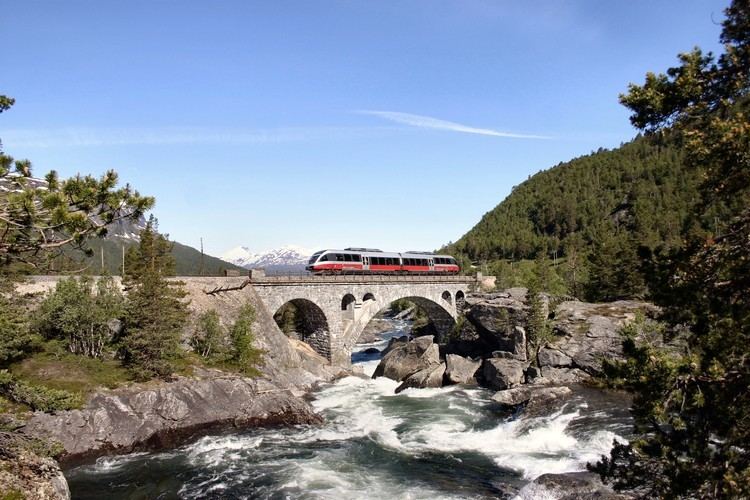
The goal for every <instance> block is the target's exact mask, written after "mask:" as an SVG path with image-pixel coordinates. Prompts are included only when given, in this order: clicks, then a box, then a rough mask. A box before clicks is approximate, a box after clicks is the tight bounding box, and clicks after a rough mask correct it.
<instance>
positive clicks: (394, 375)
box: [372, 335, 440, 382]
mask: <svg viewBox="0 0 750 500" xmlns="http://www.w3.org/2000/svg"><path fill="white" fill-rule="evenodd" d="M386 350H387V353H386V354H385V355H384V356H383V359H382V360H381V361H380V364H379V365H378V366H377V368H376V369H375V372H374V373H373V375H372V377H373V378H377V377H388V378H390V379H392V380H396V381H397V382H401V381H402V380H404V379H406V378H407V377H409V375H412V374H414V373H417V372H418V371H421V370H424V369H426V368H431V367H432V366H434V365H439V364H440V350H439V348H438V345H437V344H435V343H434V337H432V336H431V335H427V336H424V337H418V338H416V339H414V340H412V341H410V342H405V343H401V342H396V343H392V344H391V345H390V346H389V347H388V349H386Z"/></svg>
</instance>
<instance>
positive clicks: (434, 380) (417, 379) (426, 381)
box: [396, 364, 445, 393]
mask: <svg viewBox="0 0 750 500" xmlns="http://www.w3.org/2000/svg"><path fill="white" fill-rule="evenodd" d="M444 374H445V365H444V364H439V365H434V366H432V367H430V368H425V369H424V370H420V371H418V372H417V373H414V374H412V375H410V376H409V377H407V378H406V380H404V381H403V382H402V383H401V385H399V386H398V387H396V393H399V392H401V391H403V390H404V389H408V388H410V387H414V388H419V389H425V388H427V387H442V385H443V375H444Z"/></svg>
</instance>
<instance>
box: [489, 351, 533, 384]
mask: <svg viewBox="0 0 750 500" xmlns="http://www.w3.org/2000/svg"><path fill="white" fill-rule="evenodd" d="M527 366H528V364H527V363H525V362H523V361H520V360H517V359H509V358H490V359H485V360H484V363H483V365H482V381H483V382H484V385H485V386H486V387H489V388H490V389H494V390H496V391H502V390H503V389H510V388H512V387H515V386H517V385H520V384H522V383H524V379H525V377H524V370H526V367H527Z"/></svg>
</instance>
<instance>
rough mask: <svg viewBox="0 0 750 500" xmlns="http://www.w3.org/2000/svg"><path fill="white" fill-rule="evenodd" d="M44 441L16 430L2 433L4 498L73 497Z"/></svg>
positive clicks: (0, 488)
mask: <svg viewBox="0 0 750 500" xmlns="http://www.w3.org/2000/svg"><path fill="white" fill-rule="evenodd" d="M40 448H43V445H42V443H39V442H36V441H35V440H33V439H30V438H28V437H26V436H23V435H20V434H17V433H15V432H0V498H33V499H39V500H69V499H70V490H69V489H68V482H67V481H66V480H65V476H64V475H63V473H62V471H61V470H60V466H59V465H58V464H57V462H55V461H54V460H53V459H52V458H49V457H46V456H43V455H40V452H41V450H40Z"/></svg>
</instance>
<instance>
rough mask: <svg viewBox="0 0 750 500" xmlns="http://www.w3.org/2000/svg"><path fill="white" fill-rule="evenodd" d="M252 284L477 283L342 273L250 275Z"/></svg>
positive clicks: (469, 278) (457, 278) (463, 279)
mask: <svg viewBox="0 0 750 500" xmlns="http://www.w3.org/2000/svg"><path fill="white" fill-rule="evenodd" d="M250 281H251V283H252V284H253V285H261V286H263V285H267V286H273V285H276V284H278V285H294V284H299V285H304V284H311V285H324V284H358V285H359V284H368V283H372V284H400V283H404V284H406V283H409V284H419V283H431V284H432V283H449V284H465V285H471V284H475V283H477V279H476V278H475V277H473V276H434V275H408V276H404V275H385V274H384V275H379V274H344V275H331V276H315V275H298V276H266V275H261V276H257V275H251V277H250Z"/></svg>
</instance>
